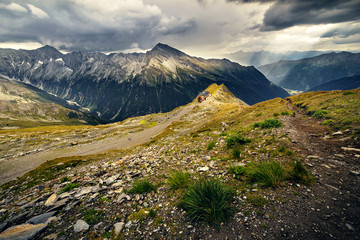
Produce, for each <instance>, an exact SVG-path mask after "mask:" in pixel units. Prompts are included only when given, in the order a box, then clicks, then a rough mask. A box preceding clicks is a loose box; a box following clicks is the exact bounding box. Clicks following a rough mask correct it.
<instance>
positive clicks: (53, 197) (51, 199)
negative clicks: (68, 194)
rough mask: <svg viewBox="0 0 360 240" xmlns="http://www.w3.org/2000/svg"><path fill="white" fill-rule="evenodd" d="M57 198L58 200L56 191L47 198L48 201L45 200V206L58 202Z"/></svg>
mask: <svg viewBox="0 0 360 240" xmlns="http://www.w3.org/2000/svg"><path fill="white" fill-rule="evenodd" d="M56 200H57V194H56V193H54V194H53V195H51V196H50V197H49V198H48V199H47V200H46V202H45V204H44V205H45V206H47V207H48V206H51V205H53V204H54V203H55V202H56Z"/></svg>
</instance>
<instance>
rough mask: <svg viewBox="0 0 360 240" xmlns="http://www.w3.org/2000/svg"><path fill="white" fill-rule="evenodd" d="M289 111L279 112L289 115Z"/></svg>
mask: <svg viewBox="0 0 360 240" xmlns="http://www.w3.org/2000/svg"><path fill="white" fill-rule="evenodd" d="M290 114H291V113H290V112H289V111H283V112H281V115H283V116H288V115H290Z"/></svg>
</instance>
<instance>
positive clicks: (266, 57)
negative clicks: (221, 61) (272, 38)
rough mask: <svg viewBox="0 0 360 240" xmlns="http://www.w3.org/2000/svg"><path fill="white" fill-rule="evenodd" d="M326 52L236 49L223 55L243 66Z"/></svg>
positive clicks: (260, 64) (313, 55)
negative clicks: (249, 50)
mask: <svg viewBox="0 0 360 240" xmlns="http://www.w3.org/2000/svg"><path fill="white" fill-rule="evenodd" d="M324 53H327V52H322V51H303V52H299V51H288V52H271V51H257V52H246V51H238V52H234V53H230V54H226V55H224V56H225V57H226V58H228V59H230V60H231V61H235V62H238V63H240V64H242V65H245V66H255V67H258V66H262V65H265V64H270V63H274V62H278V61H281V60H299V59H303V58H310V57H315V56H318V55H321V54H324Z"/></svg>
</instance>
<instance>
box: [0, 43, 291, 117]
mask: <svg viewBox="0 0 360 240" xmlns="http://www.w3.org/2000/svg"><path fill="white" fill-rule="evenodd" d="M0 73H1V74H3V75H6V76H8V77H10V78H15V79H18V80H20V81H23V82H25V83H28V84H31V85H33V86H35V87H37V88H39V89H42V90H44V91H46V92H48V93H50V94H53V95H56V96H58V97H60V98H62V99H65V100H67V101H71V102H74V103H76V104H78V105H79V106H81V107H82V108H87V109H89V111H90V112H92V113H96V114H97V116H99V117H101V118H104V119H107V120H110V121H119V120H122V119H125V118H128V117H131V116H138V115H144V114H148V113H154V112H166V111H170V110H172V109H174V108H175V107H178V106H180V105H184V104H186V103H188V102H191V101H192V100H193V99H194V98H195V97H196V96H197V94H198V93H199V92H201V91H202V90H203V89H205V88H206V87H208V86H209V85H210V84H212V83H216V84H225V85H226V86H227V87H228V88H229V90H230V91H231V92H233V93H234V95H235V96H236V97H238V98H240V99H242V100H243V101H245V102H246V103H248V104H254V103H257V102H260V101H264V100H267V99H271V98H275V97H286V96H288V94H287V92H286V91H284V90H283V89H281V88H280V87H278V86H276V85H274V84H272V83H271V82H269V81H268V80H267V79H266V77H265V76H264V75H263V74H261V73H260V72H259V71H258V70H257V69H255V68H254V67H244V66H241V65H239V64H237V63H233V62H230V61H229V60H226V59H222V60H218V59H209V60H205V59H202V58H196V57H190V56H188V55H187V54H185V53H183V52H181V51H179V50H177V49H174V48H172V47H170V46H168V45H164V44H157V45H156V46H155V47H154V48H153V49H152V50H151V51H148V52H146V53H133V54H123V53H118V54H110V55H105V54H102V53H88V52H73V53H68V54H62V53H60V52H59V51H57V50H56V49H55V48H53V47H50V46H45V47H42V48H39V49H36V50H30V51H26V50H11V49H0Z"/></svg>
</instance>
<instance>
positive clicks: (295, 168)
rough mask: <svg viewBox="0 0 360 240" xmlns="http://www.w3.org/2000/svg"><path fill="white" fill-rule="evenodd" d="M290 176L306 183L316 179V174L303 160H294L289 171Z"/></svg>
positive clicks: (294, 179) (308, 183)
mask: <svg viewBox="0 0 360 240" xmlns="http://www.w3.org/2000/svg"><path fill="white" fill-rule="evenodd" d="M289 176H290V177H289V179H291V180H293V181H296V182H300V183H303V184H305V185H310V184H312V183H313V182H314V181H315V178H314V176H313V175H312V174H311V172H309V171H308V170H307V169H306V168H305V166H304V165H303V164H302V162H301V161H294V163H293V164H292V168H291V170H290V171H289Z"/></svg>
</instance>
